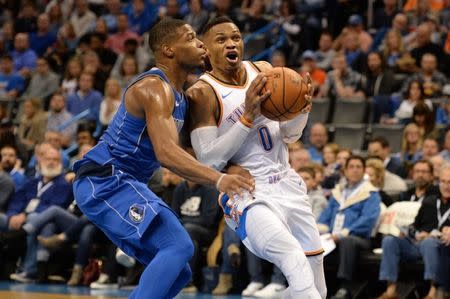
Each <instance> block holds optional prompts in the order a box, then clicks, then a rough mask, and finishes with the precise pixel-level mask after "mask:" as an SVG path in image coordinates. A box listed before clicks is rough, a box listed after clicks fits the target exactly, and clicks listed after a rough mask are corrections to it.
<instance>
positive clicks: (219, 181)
mask: <svg viewBox="0 0 450 299" xmlns="http://www.w3.org/2000/svg"><path fill="white" fill-rule="evenodd" d="M226 175H227V174H226V173H221V174H220V176H219V178H218V179H217V181H216V189H217V190H218V191H220V183H221V182H222V180H223V178H224V177H225V176H226Z"/></svg>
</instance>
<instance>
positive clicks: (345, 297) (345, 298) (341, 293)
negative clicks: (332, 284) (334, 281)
mask: <svg viewBox="0 0 450 299" xmlns="http://www.w3.org/2000/svg"><path fill="white" fill-rule="evenodd" d="M351 298H352V295H351V294H350V292H349V291H348V290H347V289H345V288H340V289H339V290H338V291H337V292H336V294H334V296H333V297H331V299H351Z"/></svg>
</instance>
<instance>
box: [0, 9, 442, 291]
mask: <svg viewBox="0 0 450 299" xmlns="http://www.w3.org/2000/svg"><path fill="white" fill-rule="evenodd" d="M449 2H450V1H448V0H370V1H357V0H275V1H269V0H242V1H238V0H220V1H219V0H191V1H186V0H167V1H162V0H130V1H121V0H35V1H25V0H22V1H17V0H0V157H1V160H0V252H1V253H0V264H1V265H2V266H1V267H0V278H2V279H13V280H16V281H20V282H25V283H28V282H36V281H37V282H47V281H49V280H50V281H55V280H57V281H61V282H64V283H68V284H69V285H81V284H84V285H90V287H92V288H118V287H126V286H128V285H133V284H135V283H136V282H137V280H138V279H139V274H140V271H141V270H142V267H141V265H139V263H138V262H136V261H135V260H133V259H132V258H129V257H127V256H126V255H124V254H123V253H122V252H121V251H120V250H117V248H115V247H114V246H113V245H112V244H110V243H109V241H108V240H107V239H106V238H105V237H104V236H103V235H102V233H101V232H100V231H99V230H98V229H97V228H96V227H95V226H93V225H92V224H91V223H90V222H89V221H88V220H87V219H86V218H85V217H84V216H83V215H82V213H81V212H80V211H79V210H78V209H77V207H76V204H75V202H74V196H73V193H72V186H71V184H72V181H73V178H74V174H73V173H72V172H71V165H72V164H73V162H74V161H76V160H77V159H80V157H82V156H83V154H84V153H86V152H87V151H88V150H89V149H90V148H92V147H93V146H94V145H95V144H96V142H97V140H98V138H99V136H100V135H101V132H102V131H103V130H104V129H105V128H107V126H108V124H109V122H110V121H111V119H112V117H113V116H114V113H115V111H116V110H117V108H118V106H119V105H120V102H121V96H122V93H123V91H124V90H125V89H126V87H127V85H128V83H129V82H130V81H131V80H132V79H133V78H134V77H135V76H136V75H137V74H139V73H140V72H143V71H145V70H148V69H150V68H151V67H152V66H153V65H154V57H153V55H152V53H151V51H150V49H149V47H148V44H147V42H146V40H147V39H148V36H147V31H148V29H149V28H150V27H151V26H152V25H153V24H155V23H156V22H157V21H158V20H160V19H161V18H164V17H172V18H179V19H184V20H185V21H186V22H187V23H189V24H191V25H192V27H193V28H194V29H195V30H196V31H197V32H199V33H200V32H201V29H202V27H203V26H204V25H205V24H206V23H207V21H208V20H209V19H211V18H213V17H217V16H223V15H227V16H229V17H230V18H231V19H232V20H233V21H234V22H236V24H237V25H238V26H239V28H240V30H241V32H242V34H243V37H244V42H245V59H250V60H267V61H270V62H271V63H272V64H273V65H274V66H289V67H291V68H293V69H296V70H298V72H299V73H301V74H305V73H306V72H309V73H310V74H311V77H312V79H313V84H314V87H315V97H314V99H313V103H314V104H313V111H312V112H311V114H310V116H309V122H308V125H307V128H306V129H305V131H304V134H303V136H302V138H301V140H299V141H298V142H297V143H294V144H292V145H290V146H289V157H290V163H291V166H292V167H293V168H294V169H295V170H296V171H297V172H298V173H299V174H300V175H301V176H302V178H303V179H304V180H305V183H306V184H307V186H308V193H309V195H310V202H311V206H312V209H313V213H314V214H315V216H316V217H317V220H318V223H319V228H320V229H321V232H322V233H331V234H332V236H333V238H334V240H335V242H336V244H337V247H338V248H337V250H335V251H333V252H332V253H331V254H330V255H328V256H327V257H326V258H325V268H326V273H327V282H328V287H329V293H330V295H333V296H334V298H351V297H355V296H362V298H368V297H371V296H372V297H376V296H380V295H381V296H384V297H382V298H395V297H394V296H398V295H402V296H407V295H408V294H409V295H411V294H413V295H414V294H415V295H416V296H422V297H423V296H429V298H434V297H435V296H436V294H438V295H439V294H441V295H442V293H443V292H449V291H450V286H449V281H450V274H449V272H450V258H449V255H450V254H449V244H450V235H449V234H450V220H449V215H448V213H447V211H449V210H450V204H449V201H448V198H450V185H449V184H450V168H448V167H447V165H446V164H447V163H450V130H449V129H448V127H447V126H448V125H450V115H449V114H450V84H449V83H450V81H449V74H450V32H449V28H450V5H449V4H450V3H449ZM198 75H199V74H192V75H191V76H190V77H189V82H188V85H189V84H192V83H193V82H195V80H196V78H197V77H198ZM361 156H362V157H364V158H361ZM366 158H367V159H366ZM352 184H356V185H357V186H359V187H360V188H359V187H358V188H357V189H356V190H352V189H351V188H350V187H349V186H350V185H352ZM352 186H353V185H352ZM149 187H150V188H151V189H152V190H153V191H154V192H155V193H156V194H158V195H159V196H161V198H162V199H163V200H164V201H166V202H167V203H168V204H169V205H170V206H171V207H172V208H173V209H174V211H175V212H176V213H177V214H178V215H179V216H180V219H181V221H182V222H183V224H184V226H185V227H186V229H187V230H188V232H189V234H190V236H191V237H192V239H193V242H194V244H195V248H196V251H195V255H194V258H193V260H192V262H191V267H192V269H193V272H194V278H193V281H192V282H191V283H190V285H189V286H188V287H187V288H186V289H185V290H184V291H185V292H197V291H204V292H212V293H213V294H217V295H220V294H227V293H242V294H243V295H248V296H255V297H268V296H272V295H276V294H279V293H280V292H281V291H282V290H284V289H285V288H286V281H285V278H284V277H283V275H282V273H281V272H280V271H279V269H277V268H272V266H271V265H270V264H268V263H266V262H263V261H261V260H260V259H258V258H257V257H255V256H254V255H252V254H251V253H250V252H248V251H246V250H245V248H244V247H243V246H242V244H241V243H240V241H239V238H238V237H237V236H236V235H235V234H234V232H233V231H231V230H229V229H228V228H227V227H226V226H224V224H223V221H222V220H221V219H222V217H221V211H220V208H219V206H218V205H217V200H216V198H217V196H218V194H217V192H216V191H215V189H214V188H212V187H210V186H199V185H196V184H194V183H192V182H186V181H183V180H182V179H181V178H179V177H177V176H176V175H174V174H172V173H171V172H170V171H168V170H166V169H161V171H159V172H158V173H156V174H155V175H154V177H153V178H152V180H151V181H150V182H149ZM361 190H362V191H361ZM361 192H362V193H361ZM355 194H356V195H358V194H359V195H358V196H359V197H361V194H363V196H362V199H361V198H359V199H357V200H356V203H353V204H352V203H350V204H348V206H345V205H344V208H343V206H342V205H343V203H342V200H344V201H347V199H349V198H350V199H352V196H353V197H354V196H355ZM349 201H351V200H349ZM402 203H403V205H402ZM340 207H341V208H342V209H343V210H344V211H345V212H344V213H345V221H343V223H341V224H340V226H339V227H335V226H336V225H337V224H336V223H337V222H336V217H337V216H338V214H339V213H340V212H339V209H340ZM391 208H392V209H391ZM402 209H403V210H405V209H406V210H408V211H411V213H410V214H408V215H403V216H398V214H399V213H398V211H401V210H402ZM386 211H388V212H389V211H391V214H389V213H388V212H386ZM392 211H394V212H395V211H397V214H396V215H397V217H400V218H402V217H403V219H402V221H403V222H402V223H403V226H402V227H401V228H402V229H401V230H400V231H399V232H393V231H392V230H389V232H386V231H382V229H380V227H381V226H380V225H379V224H380V223H382V224H383V223H386V222H387V220H386V219H385V218H386V217H384V218H383V215H387V214H386V213H388V214H389V215H392V213H394V212H392ZM394 214H395V213H394ZM338 222H339V221H338ZM373 248H382V249H384V250H383V251H382V252H383V253H380V252H381V251H379V252H378V254H373V253H372V249H373ZM402 261H413V263H408V265H407V267H406V268H405V267H404V265H403V264H402V263H401V262H402ZM442 265H444V267H442ZM361 267H362V268H364V269H365V270H364V271H363V270H361ZM408 267H410V268H408ZM361 271H363V272H361ZM359 273H364V275H360V274H359ZM401 281H404V282H405V283H404V284H403V285H402V284H399V283H397V282H401ZM386 282H387V283H386ZM384 290H385V291H384ZM415 298H417V297H415ZM442 298H443V297H442Z"/></svg>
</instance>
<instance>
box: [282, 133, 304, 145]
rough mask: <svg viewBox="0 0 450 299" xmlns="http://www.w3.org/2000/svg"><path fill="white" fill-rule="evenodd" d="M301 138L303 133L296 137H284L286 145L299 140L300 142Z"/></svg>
mask: <svg viewBox="0 0 450 299" xmlns="http://www.w3.org/2000/svg"><path fill="white" fill-rule="evenodd" d="M300 137H302V134H301V133H300V134H295V135H286V136H283V142H284V143H294V142H296V141H297V140H299V139H300Z"/></svg>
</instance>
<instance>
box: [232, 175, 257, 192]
mask: <svg viewBox="0 0 450 299" xmlns="http://www.w3.org/2000/svg"><path fill="white" fill-rule="evenodd" d="M236 183H237V184H238V186H239V188H243V189H245V190H248V191H250V192H251V191H253V189H254V188H255V182H254V180H253V179H248V178H245V177H243V176H240V175H239V176H236Z"/></svg>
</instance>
